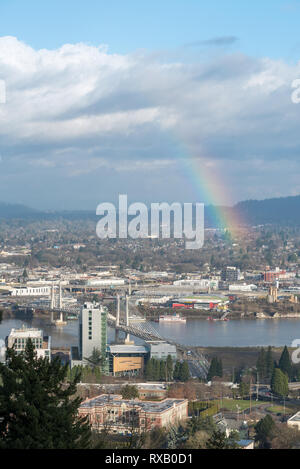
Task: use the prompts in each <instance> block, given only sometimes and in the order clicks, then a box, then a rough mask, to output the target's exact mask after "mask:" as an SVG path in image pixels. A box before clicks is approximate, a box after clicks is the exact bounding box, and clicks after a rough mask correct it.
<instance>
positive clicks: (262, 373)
mask: <svg viewBox="0 0 300 469" xmlns="http://www.w3.org/2000/svg"><path fill="white" fill-rule="evenodd" d="M256 369H257V372H258V375H259V378H260V380H264V379H265V377H266V376H267V355H266V352H265V349H264V348H263V347H262V348H261V349H260V352H259V355H258V358H257V362H256Z"/></svg>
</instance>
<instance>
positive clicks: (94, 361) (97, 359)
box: [84, 347, 106, 371]
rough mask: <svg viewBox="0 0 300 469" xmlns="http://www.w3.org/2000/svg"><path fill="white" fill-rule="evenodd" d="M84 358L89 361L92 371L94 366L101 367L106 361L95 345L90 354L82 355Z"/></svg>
mask: <svg viewBox="0 0 300 469" xmlns="http://www.w3.org/2000/svg"><path fill="white" fill-rule="evenodd" d="M84 359H85V360H86V361H87V362H88V363H89V366H90V367H91V369H92V371H94V370H95V368H100V369H103V367H104V365H105V361H106V358H105V357H103V356H102V353H101V352H100V350H99V349H98V348H96V347H94V348H93V351H92V355H91V356H90V357H84Z"/></svg>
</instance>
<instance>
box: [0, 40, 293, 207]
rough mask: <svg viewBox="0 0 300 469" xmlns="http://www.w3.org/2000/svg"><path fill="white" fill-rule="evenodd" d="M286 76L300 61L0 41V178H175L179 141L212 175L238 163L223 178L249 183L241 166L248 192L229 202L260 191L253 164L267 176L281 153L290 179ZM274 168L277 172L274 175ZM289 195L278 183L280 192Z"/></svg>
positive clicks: (288, 84) (290, 127)
mask: <svg viewBox="0 0 300 469" xmlns="http://www.w3.org/2000/svg"><path fill="white" fill-rule="evenodd" d="M295 78H300V64H296V65H291V64H287V63H285V62H284V61H275V60H271V59H269V58H263V59H253V58H250V57H247V56H245V55H243V54H234V55H223V56H220V55H218V57H217V58H215V59H211V60H210V61H205V62H197V61H193V62H191V63H185V62H184V61H182V63H180V62H179V61H177V62H176V63H175V62H174V63H172V62H171V61H170V62H165V63H160V62H159V61H158V60H157V59H155V58H153V56H148V55H147V54H146V53H136V54H131V55H120V54H110V53H109V51H108V49H107V47H106V46H100V47H93V46H89V45H86V44H82V43H79V44H65V45H64V46H62V47H61V48H59V49H57V50H45V49H42V50H34V49H33V48H31V47H30V46H28V45H27V44H24V43H22V42H20V41H18V40H17V39H16V38H13V37H2V38H0V79H3V80H5V83H6V94H7V95H6V104H5V105H1V106H0V138H1V145H2V149H1V151H2V152H3V154H4V155H5V158H4V162H5V165H4V164H3V163H2V166H1V171H2V175H3V167H5V168H7V172H8V173H9V174H13V172H14V170H15V171H16V172H17V171H19V170H20V164H21V165H22V164H23V165H27V164H28V165H29V166H30V167H31V168H33V167H34V168H36V170H39V171H41V172H43V171H48V173H47V174H48V177H52V176H54V173H53V175H52V176H50V172H49V171H50V170H51V171H52V170H53V171H57V173H56V174H59V175H62V176H72V177H81V176H82V175H84V174H89V173H90V172H93V171H100V170H101V169H102V170H103V169H104V168H105V169H106V170H113V171H115V172H118V173H120V174H121V173H123V172H137V171H138V172H140V173H141V175H142V174H143V173H144V174H145V175H146V176H147V177H148V178H149V177H150V174H151V172H153V173H155V177H157V171H160V170H161V171H163V170H164V169H166V168H168V170H169V169H170V168H173V169H172V170H173V171H175V166H174V161H175V162H176V158H174V156H175V154H176V153H178V152H179V153H180V147H181V146H183V147H184V148H185V151H186V152H187V153H188V154H189V155H190V156H191V157H193V158H204V159H206V160H207V159H209V160H210V163H209V164H210V166H211V167H212V168H213V167H214V166H215V167H219V168H221V167H222V161H225V162H226V161H227V162H228V164H229V162H230V165H232V164H236V165H237V167H238V174H237V171H235V170H233V169H232V171H231V173H230V168H228V164H227V169H226V171H227V173H228V178H229V180H230V178H231V177H234V178H239V180H243V177H244V178H245V181H246V180H248V179H249V171H250V172H251V174H252V176H253V177H252V184H253V186H252V187H251V190H250V189H249V190H248V192H247V187H246V185H244V187H241V193H240V196H237V197H238V198H244V197H246V196H247V193H250V192H251V193H252V192H255V191H256V192H257V193H258V197H259V194H262V196H263V195H264V193H266V191H265V192H264V193H263V192H262V189H263V188H262V183H261V180H260V178H257V179H255V171H259V170H260V167H259V164H260V163H258V162H259V161H262V162H263V167H264V170H265V168H266V167H267V166H268V165H270V164H273V163H274V161H275V160H278V162H282V161H283V158H288V159H289V160H293V161H295V165H296V169H295V167H294V166H293V169H291V171H293V176H294V175H295V171H296V173H297V175H299V174H300V168H299V165H298V161H299V154H300V132H299V125H300V106H296V105H294V104H292V103H291V99H290V94H291V83H292V81H293V80H294V79H295ZM253 155H255V158H254V157H253ZM177 156H178V155H177ZM179 156H180V154H179ZM249 160H251V161H252V160H253V164H252V165H251V167H250V168H249V165H248V163H247V161H249ZM280 164H282V163H280ZM280 164H279V166H278V165H274V168H277V169H276V171H278V172H279V173H280ZM41 174H42V173H41ZM51 174H52V173H51ZM170 174H171V173H170ZM35 177H36V176H35ZM141 177H142V176H141ZM266 177H267V176H266ZM0 178H1V175H0ZM28 178H30V174H29V173H28ZM156 181H158V180H157V179H156ZM153 182H155V181H154V180H153ZM157 183H158V182H157ZM163 183H164V184H165V180H164V181H163ZM170 183H171V181H170ZM166 190H168V188H166ZM292 190H293V189H292V188H290V187H289V184H288V182H286V183H285V181H282V192H283V193H284V191H290V192H291V191H292ZM0 196H1V192H0Z"/></svg>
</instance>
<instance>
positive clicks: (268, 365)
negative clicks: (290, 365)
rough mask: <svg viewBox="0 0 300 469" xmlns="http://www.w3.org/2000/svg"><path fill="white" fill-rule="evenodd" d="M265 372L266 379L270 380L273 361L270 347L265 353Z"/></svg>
mask: <svg viewBox="0 0 300 469" xmlns="http://www.w3.org/2000/svg"><path fill="white" fill-rule="evenodd" d="M266 371H267V378H268V379H271V377H272V375H273V371H274V359H273V354H272V347H270V346H269V347H268V350H267V353H266Z"/></svg>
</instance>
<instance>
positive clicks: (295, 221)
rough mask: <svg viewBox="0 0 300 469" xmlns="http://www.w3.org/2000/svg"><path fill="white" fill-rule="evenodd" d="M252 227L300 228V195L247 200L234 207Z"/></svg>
mask: <svg viewBox="0 0 300 469" xmlns="http://www.w3.org/2000/svg"><path fill="white" fill-rule="evenodd" d="M233 210H234V212H235V213H236V214H237V215H241V217H242V218H243V219H244V220H246V221H247V223H248V224H250V225H261V224H268V223H270V224H276V225H294V226H300V195H296V196H291V197H278V198H273V199H265V200H246V201H244V202H239V203H238V204H236V205H235V206H234V207H233Z"/></svg>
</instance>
